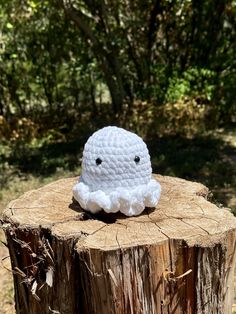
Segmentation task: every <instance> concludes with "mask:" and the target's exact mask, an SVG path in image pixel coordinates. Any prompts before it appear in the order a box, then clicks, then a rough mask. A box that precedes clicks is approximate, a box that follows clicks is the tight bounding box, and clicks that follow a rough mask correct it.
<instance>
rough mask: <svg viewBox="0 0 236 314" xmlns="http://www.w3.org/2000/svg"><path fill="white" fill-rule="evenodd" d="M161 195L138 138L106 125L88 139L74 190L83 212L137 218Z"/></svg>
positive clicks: (144, 146)
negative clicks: (118, 213) (100, 212)
mask: <svg viewBox="0 0 236 314" xmlns="http://www.w3.org/2000/svg"><path fill="white" fill-rule="evenodd" d="M160 192H161V187H160V184H159V183H158V182H157V181H156V180H154V179H152V168H151V162H150V156H149V152H148V149H147V146H146V144H145V143H144V141H143V140H142V138H141V137H139V136H138V135H136V134H134V133H132V132H129V131H126V130H124V129H122V128H118V127H114V126H109V127H105V128H103V129H100V130H98V131H97V132H95V133H94V134H93V135H92V136H91V137H90V138H89V139H88V141H87V143H86V144H85V147H84V151H83V158H82V172H81V176H80V178H79V182H78V183H77V184H76V185H75V186H74V188H73V195H74V198H75V199H76V200H77V201H78V202H79V204H80V206H81V207H82V208H83V209H85V210H88V211H90V212H92V213H96V212H98V211H100V210H101V209H103V210H104V211H106V212H107V213H110V212H113V213H114V212H118V211H120V212H122V213H124V214H125V215H127V216H134V215H139V214H140V213H141V212H142V211H143V210H144V208H145V207H154V206H156V204H157V202H158V200H159V198H160Z"/></svg>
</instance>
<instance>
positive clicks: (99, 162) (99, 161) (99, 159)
mask: <svg viewBox="0 0 236 314" xmlns="http://www.w3.org/2000/svg"><path fill="white" fill-rule="evenodd" d="M101 163H102V159H101V158H97V159H96V165H97V166H99V165H101Z"/></svg>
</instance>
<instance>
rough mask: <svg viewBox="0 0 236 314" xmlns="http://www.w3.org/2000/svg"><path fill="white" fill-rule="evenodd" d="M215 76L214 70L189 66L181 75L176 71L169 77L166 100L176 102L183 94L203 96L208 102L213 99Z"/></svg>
mask: <svg viewBox="0 0 236 314" xmlns="http://www.w3.org/2000/svg"><path fill="white" fill-rule="evenodd" d="M215 76H216V73H214V72H213V71H210V70H208V69H198V68H189V69H188V70H186V71H185V72H183V73H182V75H181V77H180V76H178V75H177V73H174V75H173V76H172V77H170V78H169V86H168V89H167V92H166V98H165V101H166V102H176V101H178V100H180V99H181V98H182V97H183V96H188V97H192V98H194V97H201V98H202V99H203V100H205V102H206V103H207V102H209V101H211V100H212V99H213V95H214V92H215V85H214V80H215Z"/></svg>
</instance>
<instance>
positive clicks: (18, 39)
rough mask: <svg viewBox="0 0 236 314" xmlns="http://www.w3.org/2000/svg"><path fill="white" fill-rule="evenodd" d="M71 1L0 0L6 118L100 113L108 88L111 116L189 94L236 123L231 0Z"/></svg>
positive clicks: (0, 108)
mask: <svg viewBox="0 0 236 314" xmlns="http://www.w3.org/2000/svg"><path fill="white" fill-rule="evenodd" d="M69 3H70V2H67V1H63V0H53V1H46V0H45V1H36V0H34V1H33V0H23V1H19V0H13V1H3V0H1V1H0V8H1V10H0V17H1V19H0V61H1V62H0V72H1V76H0V115H3V116H4V117H5V118H6V119H7V120H8V122H9V119H10V118H11V117H12V115H16V116H21V117H24V116H25V117H27V116H29V117H30V118H31V119H32V120H33V122H34V123H35V122H36V120H38V117H39V115H41V114H42V113H45V112H51V113H52V112H53V113H55V112H57V115H58V116H62V115H63V114H64V111H65V110H64V108H66V107H67V106H69V110H70V109H71V108H72V107H73V110H74V111H75V112H76V111H79V112H80V113H81V116H82V115H83V114H87V115H90V113H91V112H93V114H94V117H93V118H94V119H96V117H97V116H99V120H100V115H99V114H101V112H102V110H103V108H102V107H103V106H107V104H104V103H106V102H109V103H110V98H109V97H104V96H103V95H104V94H105V90H109V93H110V96H111V100H112V102H111V103H110V104H109V106H110V108H109V109H108V110H107V108H105V111H107V112H108V111H109V114H110V123H112V122H115V121H116V123H119V121H126V120H127V119H125V118H124V119H123V118H122V117H123V116H124V115H129V113H130V112H131V111H132V108H133V106H134V103H135V102H140V101H141V102H145V101H147V102H148V103H152V104H153V105H154V106H160V105H163V104H164V103H175V102H177V101H178V100H179V99H181V98H182V97H188V98H196V97H201V99H202V101H205V104H206V105H207V106H208V107H211V108H212V107H214V109H215V110H213V113H212V114H216V115H217V119H218V120H219V122H224V121H227V122H230V121H235V111H236V102H235V97H234V82H235V73H236V63H235V62H236V61H235V57H234V56H235V51H236V42H235V40H234V38H235V28H234V21H235V17H236V8H235V2H234V1H229V0H225V1H221V2H215V1H213V0H210V1H207V0H204V1H201V2H199V1H194V0H191V1H184V2H181V1H172V0H170V1H167V0H162V1H156V2H155V1H152V0H148V1H145V2H143V3H142V2H137V1H128V2H127V1H123V0H119V1H116V2H114V1H112V0H108V1H106V2H104V1H103V0H102V1H97V0H96V1H83V0H76V1H73V2H72V6H70V5H69ZM212 12H214V14H212ZM100 86H105V88H104V90H103V91H101V89H100ZM127 108H128V110H127ZM125 111H127V112H125ZM96 123H97V122H96ZM98 123H99V122H98ZM122 123H123V122H122ZM150 123H151V121H150Z"/></svg>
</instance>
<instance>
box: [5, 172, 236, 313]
mask: <svg viewBox="0 0 236 314" xmlns="http://www.w3.org/2000/svg"><path fill="white" fill-rule="evenodd" d="M156 177H157V179H158V180H159V182H160V183H161V185H162V195H161V199H160V202H159V204H158V206H157V207H156V208H153V209H146V210H145V211H144V212H143V214H142V215H140V216H138V217H125V216H123V215H121V214H105V213H101V214H99V215H96V216H92V215H90V214H87V213H84V212H83V211H82V210H81V208H80V207H79V205H78V203H76V202H75V201H73V200H72V192H71V190H72V186H73V185H74V184H75V182H76V178H71V179H62V180H59V181H56V182H53V183H51V184H48V185H46V186H44V187H42V188H40V189H38V190H33V191H30V192H27V193H25V194H24V195H23V196H22V197H20V198H19V199H17V200H15V201H12V202H11V203H10V204H9V205H8V207H7V208H6V210H5V212H4V216H3V224H4V231H5V234H6V237H7V242H8V246H9V250H10V257H11V262H12V269H13V274H14V287H15V302H16V312H17V313H27V314H38V313H40V314H41V313H44V314H46V313H60V314H70V313H71V314H74V313H78V314H80V313H81V314H82V313H83V314H92V313H99V314H100V313H101V314H103V313H104V314H105V313H115V314H118V313H119V314H129V313H133V314H136V313H145V314H154V313H155V314H158V313H162V314H164V313H175V314H177V313H199V314H204V313H205V314H209V313H214V314H215V313H224V314H228V313H231V311H232V300H233V272H234V264H235V245H236V240H235V239H236V237H235V235H236V232H235V231H236V218H234V217H233V215H232V214H231V213H230V212H229V211H228V210H227V209H223V208H218V207H217V206H216V205H214V204H212V203H210V202H209V201H207V194H208V190H207V188H206V187H204V186H203V185H201V184H199V183H193V182H189V181H185V180H182V179H177V178H171V177H162V176H156Z"/></svg>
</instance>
